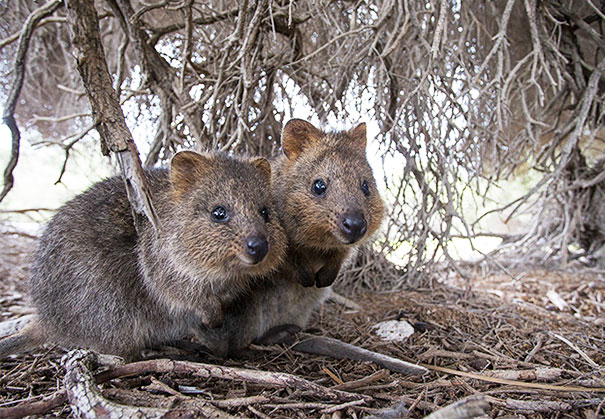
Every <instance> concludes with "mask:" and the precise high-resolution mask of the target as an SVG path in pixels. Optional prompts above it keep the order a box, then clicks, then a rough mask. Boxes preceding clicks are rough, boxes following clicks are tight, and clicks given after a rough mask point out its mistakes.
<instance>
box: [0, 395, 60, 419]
mask: <svg viewBox="0 0 605 419" xmlns="http://www.w3.org/2000/svg"><path fill="white" fill-rule="evenodd" d="M66 401H67V395H66V394H65V390H61V391H58V392H56V393H55V394H53V395H51V396H48V397H46V398H44V399H43V400H38V401H35V402H23V403H20V404H18V405H17V406H13V407H3V408H0V418H1V419H4V418H22V417H25V416H41V415H43V414H44V413H46V412H48V411H49V410H53V409H55V408H57V407H59V406H61V405H62V404H64V403H65V402H66Z"/></svg>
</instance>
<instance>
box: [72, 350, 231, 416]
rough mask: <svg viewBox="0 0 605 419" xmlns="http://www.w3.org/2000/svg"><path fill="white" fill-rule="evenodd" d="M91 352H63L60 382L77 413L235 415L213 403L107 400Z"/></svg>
mask: <svg viewBox="0 0 605 419" xmlns="http://www.w3.org/2000/svg"><path fill="white" fill-rule="evenodd" d="M93 361H94V355H93V354H92V353H91V352H88V351H85V350H80V349H78V350H75V351H71V352H69V353H68V354H67V355H65V356H64V357H63V358H62V360H61V364H62V365H63V367H64V368H65V377H64V378H63V384H64V386H65V391H66V392H67V399H68V400H69V404H70V406H71V408H72V410H73V411H74V414H75V415H76V416H77V417H82V418H97V417H123V418H134V417H144V418H164V417H166V416H168V415H170V416H172V417H195V414H196V413H201V414H203V415H205V416H204V417H208V418H217V419H218V418H234V417H233V416H231V415H229V414H227V413H226V412H223V411H221V410H218V409H216V408H213V407H206V406H197V407H196V408H195V409H191V410H185V409H166V408H151V407H134V406H126V405H123V404H119V403H116V402H113V401H111V400H107V399H106V398H104V397H103V396H102V395H101V390H100V389H99V387H98V386H97V384H96V383H95V378H94V376H93V375H92V372H90V365H91V364H92V363H93Z"/></svg>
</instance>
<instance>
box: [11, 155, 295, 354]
mask: <svg viewBox="0 0 605 419" xmlns="http://www.w3.org/2000/svg"><path fill="white" fill-rule="evenodd" d="M270 176H271V167H270V165H269V162H268V161H267V160H265V159H263V158H255V159H251V160H244V159H239V160H238V159H234V158H232V157H229V156H226V155H222V154H208V155H202V154H198V153H194V152H190V151H184V152H180V153H177V154H176V155H175V156H174V158H173V159H172V161H171V167H170V171H167V170H165V169H158V170H152V171H149V172H147V178H148V181H149V186H150V189H151V191H152V194H153V201H154V204H155V207H156V211H157V213H158V216H159V219H160V222H161V225H162V227H161V229H160V230H161V231H159V232H156V231H155V230H154V229H153V228H152V226H151V225H150V224H149V223H148V222H147V220H145V221H144V222H143V223H142V225H141V226H139V228H138V230H137V229H135V225H134V221H133V217H132V213H131V208H130V204H129V202H128V199H127V196H126V191H125V188H124V185H123V181H122V179H121V178H119V177H114V178H110V179H108V180H105V181H103V182H100V183H98V184H96V185H94V186H93V187H92V188H91V189H89V190H88V191H86V192H84V193H83V194H81V195H79V196H77V197H76V198H74V199H73V200H72V201H70V202H68V203H67V204H65V205H64V206H63V207H62V208H61V209H60V210H59V211H58V213H57V214H56V215H55V216H54V217H53V219H52V220H51V221H50V222H49V224H48V226H47V228H46V230H45V232H44V234H43V235H42V237H41V239H40V243H39V247H38V250H37V253H36V254H35V259H34V263H33V267H32V278H31V291H32V297H33V302H34V305H35V307H36V309H37V319H36V320H35V321H33V323H30V324H29V325H28V326H26V328H25V329H24V330H23V331H21V332H19V333H17V334H15V335H12V336H9V337H7V338H5V339H3V340H0V357H2V356H5V355H8V354H10V353H15V352H20V351H22V350H26V349H30V348H31V347H33V346H36V345H38V344H41V343H43V342H47V341H49V342H53V343H57V344H59V345H63V346H66V347H86V348H90V349H94V350H96V351H99V352H102V353H110V354H116V355H121V356H123V357H125V358H129V359H130V358H137V357H138V355H139V352H140V350H141V349H143V348H145V347H149V346H152V345H157V344H162V343H166V342H169V341H171V340H174V339H178V338H180V337H181V336H183V335H185V334H187V333H189V332H190V331H191V330H198V329H199V327H200V325H204V326H206V327H209V328H212V327H217V326H220V325H221V324H222V322H223V319H222V317H223V313H222V307H223V306H228V305H229V304H231V303H232V302H233V301H234V300H235V299H236V298H237V296H238V295H240V294H242V293H244V292H246V290H248V288H249V286H250V285H251V283H252V282H254V281H255V280H256V278H260V277H261V276H266V275H267V274H269V273H270V272H271V271H272V270H274V269H275V268H276V267H277V266H278V265H279V263H280V262H281V260H282V258H283V256H284V253H285V250H286V243H287V241H286V237H285V235H284V231H283V229H282V227H281V225H280V223H279V221H278V217H277V215H276V212H275V210H274V205H273V203H272V195H271V189H270Z"/></svg>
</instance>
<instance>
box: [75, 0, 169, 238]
mask: <svg viewBox="0 0 605 419" xmlns="http://www.w3.org/2000/svg"><path fill="white" fill-rule="evenodd" d="M66 6H67V16H68V22H69V27H70V31H71V36H72V42H73V45H74V48H75V51H76V60H77V66H78V71H79V73H80V76H81V77H82V82H83V84H84V88H85V90H86V94H87V95H88V99H89V101H90V106H91V109H92V115H93V118H94V121H95V124H96V129H97V131H98V132H99V135H100V136H101V150H102V152H103V154H104V155H108V154H109V152H113V153H115V154H116V157H117V159H118V162H119V164H120V169H121V171H122V177H123V178H124V183H125V186H126V190H127V192H128V199H129V201H130V205H131V207H132V209H133V215H134V219H135V225H137V226H138V225H140V222H141V221H142V218H141V217H142V215H145V216H146V217H147V218H148V219H149V221H150V222H151V224H152V225H153V226H154V228H155V230H156V231H158V230H159V228H160V222H159V220H158V217H157V214H156V212H155V209H154V207H153V203H152V196H151V191H150V190H149V188H148V186H147V182H146V179H145V173H144V172H143V168H142V165H141V160H140V158H139V152H138V150H137V146H136V144H135V143H134V140H133V139H132V135H131V134H130V131H129V130H128V127H127V126H126V122H125V120H124V114H123V113H122V109H121V108H120V101H119V98H118V96H117V94H116V92H115V90H114V89H113V87H112V85H113V83H112V80H111V76H110V75H109V70H108V67H107V62H106V60H105V53H104V51H103V45H102V44H101V37H100V35H99V20H98V16H97V12H96V10H95V7H94V2H93V1H92V0H67V2H66Z"/></svg>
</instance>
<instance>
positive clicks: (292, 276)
mask: <svg viewBox="0 0 605 419" xmlns="http://www.w3.org/2000/svg"><path fill="white" fill-rule="evenodd" d="M282 148H283V154H282V155H281V156H280V157H279V158H277V159H276V161H274V162H272V168H273V170H272V187H273V190H274V194H275V206H276V210H277V212H278V214H279V216H280V219H281V222H282V225H283V226H284V229H285V230H286V233H287V235H288V240H289V248H288V252H287V256H286V259H285V262H284V263H283V264H282V266H281V268H280V270H279V272H278V273H277V274H276V275H274V280H273V281H272V282H263V283H258V284H257V285H256V286H255V287H253V288H252V289H251V290H250V291H249V292H247V293H245V294H243V295H242V296H241V297H239V298H237V299H236V301H235V302H234V303H233V304H231V305H229V306H228V307H226V308H225V324H224V325H223V326H222V327H221V328H217V329H214V330H210V329H208V328H204V329H203V330H202V333H201V334H200V337H201V340H202V343H203V344H205V345H206V346H207V347H209V348H210V349H211V350H212V351H213V352H215V353H216V354H219V355H225V354H229V353H231V354H233V353H237V352H238V351H239V350H241V349H242V348H244V347H246V346H247V345H248V344H249V343H251V342H252V341H255V340H259V339H262V338H263V337H266V334H267V332H269V331H270V330H271V329H273V330H274V328H279V327H280V326H283V325H294V326H297V327H299V328H303V327H305V326H306V324H307V322H308V321H309V318H310V316H311V314H312V313H313V311H314V310H316V309H317V308H318V307H319V306H320V304H321V303H322V302H323V301H324V300H325V299H326V298H327V297H328V296H329V293H330V288H325V287H327V286H329V285H331V284H332V282H333V281H334V279H335V278H336V276H337V274H338V272H339V270H340V268H341V266H342V264H343V263H345V262H346V261H347V260H348V259H350V258H351V256H352V255H353V253H354V252H355V249H357V248H358V246H359V245H360V244H361V243H363V242H364V241H366V240H368V239H369V238H370V237H372V235H373V234H374V233H375V232H376V231H377V230H378V228H379V227H380V224H381V222H382V219H383V213H384V204H383V201H382V199H381V198H380V196H379V194H378V191H377V189H376V182H375V180H374V176H373V174H372V170H371V168H370V166H369V164H368V160H367V157H366V127H365V124H360V125H358V126H357V127H355V128H353V129H351V130H349V131H343V132H333V133H326V132H323V131H320V130H319V129H317V128H316V127H314V126H313V125H312V124H310V123H309V122H306V121H302V120H298V119H294V120H291V121H289V122H288V123H287V124H286V126H285V127H284V131H283V134H282ZM319 179H321V180H322V181H323V183H324V184H325V186H326V188H325V193H323V194H322V195H317V194H316V193H315V192H314V189H313V188H314V184H315V182H316V181H317V180H319ZM364 181H365V182H364ZM347 217H348V218H347ZM347 219H348V220H349V221H350V222H349V223H348V224H347V221H345V220H347ZM343 223H344V224H347V225H349V227H351V228H346V227H345V226H344V225H343ZM353 227H354V228H353ZM353 230H355V231H353ZM313 285H315V286H313Z"/></svg>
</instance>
